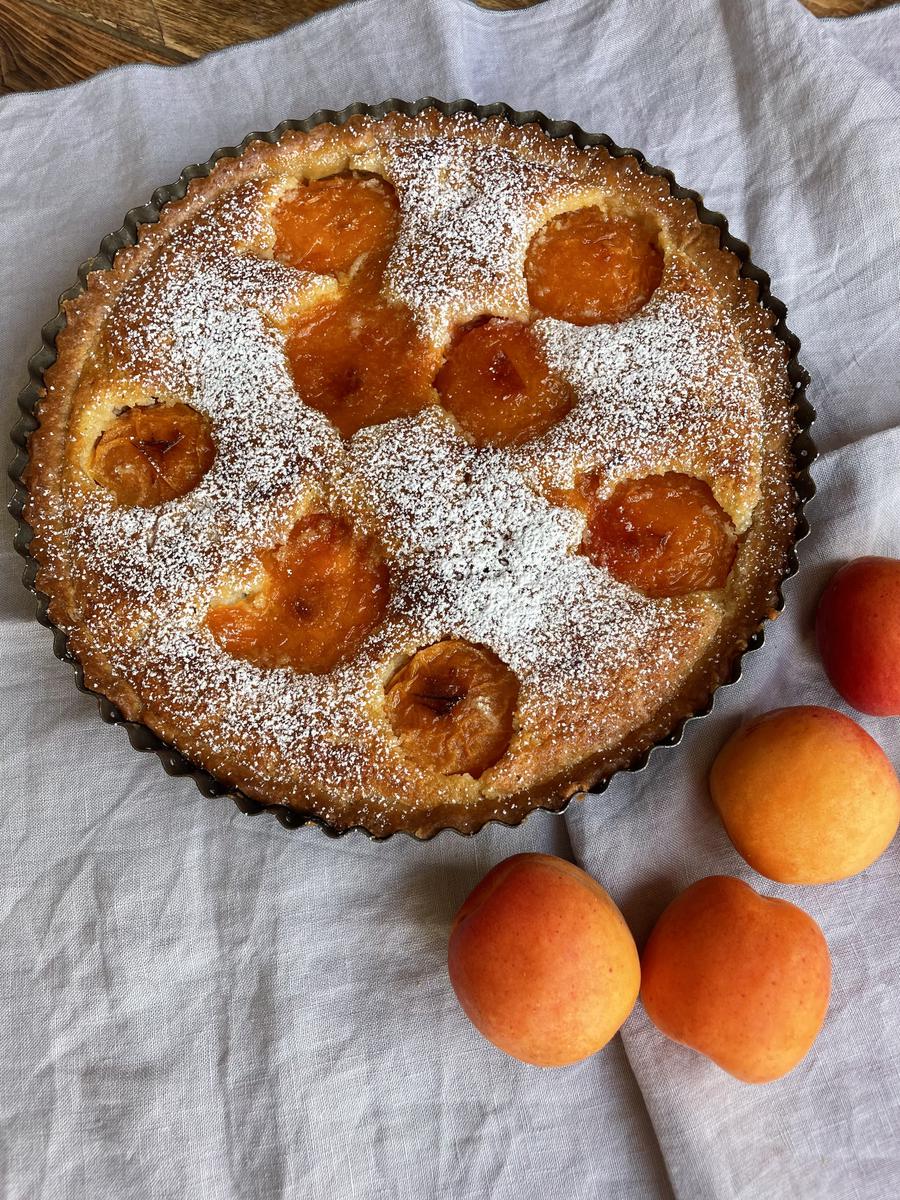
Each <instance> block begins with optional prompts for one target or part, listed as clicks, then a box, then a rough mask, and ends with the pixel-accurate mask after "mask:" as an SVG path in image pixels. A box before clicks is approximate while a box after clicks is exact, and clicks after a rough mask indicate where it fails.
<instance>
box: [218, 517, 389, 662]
mask: <svg viewBox="0 0 900 1200" xmlns="http://www.w3.org/2000/svg"><path fill="white" fill-rule="evenodd" d="M258 557H259V559H260V562H261V563H262V565H263V567H264V568H265V572H266V582H265V585H264V586H263V588H262V590H261V591H260V592H258V593H257V594H255V595H252V596H249V597H247V598H245V599H242V600H239V601H238V602H237V603H235V604H218V605H214V606H213V607H212V608H210V610H209V613H208V614H207V618H206V621H207V625H208V626H209V628H210V630H211V631H212V634H213V637H215V639H216V641H217V642H218V643H219V644H220V645H221V646H222V647H223V649H225V650H227V651H228V653H229V654H232V655H234V657H235V658H241V659H245V660H246V661H248V662H252V663H253V664H254V665H255V666H258V667H263V668H274V667H293V668H294V669H295V670H297V671H309V672H311V673H312V674H315V675H322V674H324V673H325V672H326V671H330V670H331V669H332V667H334V666H336V665H337V664H338V663H339V662H342V661H344V660H346V659H348V658H350V657H351V656H352V655H353V654H354V653H355V652H356V651H357V649H358V648H359V645H360V643H361V642H362V640H363V638H364V637H365V636H366V634H367V633H368V632H369V630H370V629H372V627H373V626H374V625H375V624H376V622H377V621H378V620H379V619H380V618H381V616H382V614H383V612H384V610H385V607H386V605H387V600H388V577H387V568H386V567H385V564H384V562H383V561H382V559H381V558H380V557H379V555H378V553H377V551H376V549H375V547H374V546H373V544H372V543H371V541H370V540H369V539H367V538H361V537H357V536H356V535H355V534H354V533H353V531H352V530H351V529H350V527H349V526H348V525H347V523H346V522H345V521H343V520H341V519H340V518H339V517H335V516H332V514H331V513H324V512H320V513H312V514H310V515H309V516H305V517H301V519H300V520H299V521H298V522H297V524H296V525H295V526H294V528H293V529H292V530H291V533H290V535H289V537H288V539H287V541H286V542H285V543H284V544H283V545H282V546H279V547H277V549H274V550H263V551H260V552H259V555H258Z"/></svg>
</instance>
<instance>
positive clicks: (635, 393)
mask: <svg viewBox="0 0 900 1200" xmlns="http://www.w3.org/2000/svg"><path fill="white" fill-rule="evenodd" d="M667 274H668V278H667V279H664V285H666V286H664V287H663V288H661V289H660V290H659V291H658V292H657V293H656V294H655V295H654V296H653V297H652V298H651V300H650V301H649V303H648V304H647V305H646V307H645V308H644V309H642V310H641V311H640V312H639V313H637V314H636V315H635V316H633V317H630V318H629V319H628V320H626V321H622V322H621V323H619V324H617V325H591V326H579V325H569V324H567V323H566V322H564V321H557V320H553V319H551V318H546V317H545V318H542V319H540V320H539V321H537V322H536V326H535V328H536V330H537V333H538V336H539V337H540V339H541V341H542V343H543V346H544V352H545V354H546V356H547V361H548V363H549V364H550V366H551V367H552V368H553V369H554V370H556V371H558V372H559V374H560V375H561V376H562V377H563V378H564V379H566V380H568V382H569V383H570V384H571V385H572V386H573V387H574V389H575V391H576V392H577V394H578V395H579V396H580V397H581V402H580V403H579V404H577V405H576V406H575V408H574V409H573V410H572V411H571V412H570V413H569V414H568V415H567V416H566V417H564V418H563V419H562V420H561V421H560V422H559V423H558V424H557V425H556V426H554V427H553V429H551V430H550V431H549V432H548V433H547V434H545V435H544V436H543V437H542V438H540V439H539V441H538V444H537V445H535V446H529V447H527V448H526V451H525V454H524V457H525V459H527V460H528V461H529V462H535V461H536V462H537V464H538V465H537V474H538V476H539V477H541V478H543V479H545V480H546V482H547V483H549V484H550V485H551V486H554V487H559V488H567V487H571V486H572V484H573V482H574V475H575V474H576V473H580V472H582V471H594V470H600V471H602V473H603V475H604V477H605V482H606V486H608V488H609V489H612V488H613V487H614V486H615V485H616V483H618V482H620V481H621V480H622V479H627V478H632V479H633V478H637V477H640V476H641V475H648V474H654V473H661V472H664V471H667V470H676V471H683V472H685V473H686V474H690V475H697V476H699V477H700V478H702V479H705V480H706V481H707V482H708V483H709V484H710V485H711V486H712V488H713V491H714V492H715V493H716V495H717V499H718V500H719V502H720V503H721V504H722V506H723V507H724V508H725V510H726V511H727V512H728V513H729V515H730V516H731V517H732V519H733V520H734V522H735V524H736V526H737V528H738V529H739V530H743V529H746V528H747V526H748V525H749V523H750V518H751V515H752V512H753V507H754V505H755V503H756V500H757V497H758V495H759V472H760V463H761V457H762V425H761V420H762V405H761V397H760V392H759V386H758V384H757V383H756V380H755V379H754V378H753V375H752V374H751V372H750V371H749V370H748V368H747V365H746V363H745V362H744V360H743V359H742V357H741V355H740V351H739V347H738V345H737V342H736V340H735V336H734V334H733V332H732V331H731V330H729V329H728V327H727V326H726V325H724V324H723V322H722V320H721V317H720V315H719V313H718V310H717V309H716V307H715V304H714V301H713V300H712V299H711V297H709V295H704V294H703V292H702V291H701V290H700V289H698V288H697V286H696V285H694V286H692V287H690V288H689V289H683V288H682V286H681V285H682V278H680V277H683V274H684V268H683V267H682V266H679V267H677V268H674V267H672V266H670V267H669V269H668V272H667Z"/></svg>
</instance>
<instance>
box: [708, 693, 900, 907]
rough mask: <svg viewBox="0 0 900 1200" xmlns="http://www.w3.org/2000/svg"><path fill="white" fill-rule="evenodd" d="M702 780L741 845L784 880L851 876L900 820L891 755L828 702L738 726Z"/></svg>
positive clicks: (898, 784) (765, 871) (899, 789)
mask: <svg viewBox="0 0 900 1200" xmlns="http://www.w3.org/2000/svg"><path fill="white" fill-rule="evenodd" d="M709 787H710V792H711V794H712V799H713V803H714V804H715V806H716V808H717V809H718V811H719V815H720V816H721V818H722V823H723V824H724V826H725V829H726V831H727V833H728V836H729V837H730V838H731V840H732V842H733V843H734V845H735V848H736V850H737V851H738V853H739V854H741V855H743V857H744V858H745V859H746V860H747V862H748V863H749V864H750V866H751V867H753V869H754V870H755V871H759V873H760V875H766V876H767V877H768V878H769V879H777V880H779V881H780V882H781V883H831V882H833V881H834V880H836V879H847V878H848V877H849V876H850V875H856V874H857V873H858V872H859V871H864V870H865V869H866V867H868V866H871V864H872V863H873V862H874V861H875V860H876V858H878V857H879V855H880V854H882V853H883V851H884V850H885V849H886V847H887V846H888V844H889V843H890V841H891V839H892V838H893V837H894V834H895V833H896V832H897V826H898V824H900V781H898V779H897V776H896V774H895V773H894V768H893V767H892V766H891V763H890V760H889V759H888V757H887V755H886V754H885V753H884V751H883V750H882V749H881V747H880V746H879V745H878V743H877V742H876V741H875V740H874V739H873V738H871V737H869V735H868V734H867V733H866V731H865V730H864V729H862V728H861V727H860V726H859V725H857V723H856V722H855V721H851V719H850V718H849V717H845V716H844V714H843V713H839V712H836V711H835V710H834V709H833V708H818V707H816V706H813V705H803V706H799V707H796V708H779V709H776V710H775V711H774V712H769V713H765V714H764V715H763V716H760V717H756V718H755V719H754V720H752V721H749V722H748V723H747V724H746V725H742V726H741V727H740V729H738V730H737V732H736V733H734V734H733V735H732V736H731V737H730V738H729V739H728V741H727V742H726V743H725V745H724V746H723V747H722V749H721V750H720V751H719V754H718V757H717V758H716V761H715V762H714V763H713V765H712V770H711V772H710V776H709Z"/></svg>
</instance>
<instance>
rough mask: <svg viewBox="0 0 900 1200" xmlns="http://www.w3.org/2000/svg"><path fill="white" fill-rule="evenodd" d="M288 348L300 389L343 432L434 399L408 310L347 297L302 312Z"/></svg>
mask: <svg viewBox="0 0 900 1200" xmlns="http://www.w3.org/2000/svg"><path fill="white" fill-rule="evenodd" d="M286 352H287V357H288V362H289V364H290V368H291V373H292V375H293V378H294V385H295V387H296V388H297V392H298V394H299V396H300V398H301V400H303V401H304V403H306V404H308V405H309V406H310V408H315V409H317V410H318V411H319V412H321V413H324V414H325V416H326V417H328V418H329V419H330V420H331V421H332V422H333V423H334V424H335V425H336V426H337V428H338V430H339V431H340V433H341V434H342V436H343V437H352V436H353V434H354V433H356V431H357V430H358V429H362V428H363V427H364V426H366V425H379V424H381V423H382V422H384V421H390V420H392V419H394V418H395V417H405V416H411V415H412V414H414V413H417V412H419V411H421V409H423V408H425V407H427V406H428V405H429V404H433V403H434V400H435V396H434V391H433V389H432V387H431V365H430V360H429V354H428V350H427V348H426V347H425V345H424V343H423V342H422V339H421V338H420V336H419V334H418V332H417V331H416V326H415V323H414V321H413V318H412V315H411V314H410V312H409V311H408V309H406V308H404V307H402V306H400V305H395V304H389V303H387V302H386V301H384V300H380V299H378V298H377V297H369V298H364V297H360V296H358V295H351V296H347V297H345V298H344V299H342V300H339V301H337V302H336V303H333V304H324V305H321V306H319V307H318V308H316V309H315V310H314V311H313V312H311V313H310V314H308V315H306V316H303V317H301V318H300V319H299V320H298V321H297V322H296V323H295V324H294V326H293V328H292V329H291V332H290V333H289V335H288V339H287V345H286Z"/></svg>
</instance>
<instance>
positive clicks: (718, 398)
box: [24, 106, 798, 837]
mask: <svg viewBox="0 0 900 1200" xmlns="http://www.w3.org/2000/svg"><path fill="white" fill-rule="evenodd" d="M565 128H566V135H565V136H560V135H558V133H557V132H556V130H554V129H553V128H552V127H550V128H549V129H545V128H544V126H543V125H542V124H541V123H540V122H537V121H535V120H531V121H528V122H525V123H522V124H516V123H515V122H514V121H513V120H511V119H504V118H503V117H502V116H496V115H494V116H490V115H486V114H485V113H483V112H480V111H478V112H473V111H461V112H454V111H452V110H450V109H448V108H446V106H434V107H426V108H425V109H424V110H421V111H418V110H413V109H410V110H409V115H407V113H406V112H403V111H389V112H387V113H386V114H384V113H383V111H382V112H379V113H377V114H372V115H366V114H362V115H355V116H352V117H350V118H349V119H346V120H343V123H340V122H338V121H336V122H335V123H325V124H319V125H313V126H308V127H305V128H303V127H302V128H299V129H292V130H290V131H286V132H285V131H282V132H281V133H280V136H277V137H276V136H274V135H273V136H271V137H266V138H262V137H259V138H256V139H255V140H251V141H249V143H248V144H247V145H246V147H245V148H244V149H243V152H241V153H238V154H236V155H232V156H231V157H228V156H225V157H221V158H219V159H218V160H217V161H216V162H215V163H214V165H211V166H208V167H207V168H206V169H205V173H202V172H201V173H200V174H199V175H198V174H197V172H196V171H194V172H192V173H190V175H189V181H187V180H186V181H185V184H184V185H183V186H182V188H181V191H180V193H179V195H178V197H177V198H173V199H170V200H169V201H168V202H167V203H164V204H163V205H162V206H161V211H160V212H159V218H158V220H156V221H155V223H145V224H141V225H140V227H139V228H138V229H137V232H136V235H135V237H134V238H132V239H131V240H132V241H133V242H134V244H133V245H127V246H123V247H122V248H120V249H119V252H118V253H117V254H116V255H115V260H114V262H113V263H112V265H111V267H110V268H109V269H95V270H92V271H91V272H90V273H89V274H88V275H87V278H86V283H85V286H84V288H83V289H82V291H81V293H80V294H78V295H76V296H75V297H74V298H72V299H69V300H68V301H67V302H66V303H65V305H64V314H65V321H64V328H62V329H61V331H60V332H59V335H58V337H57V338H56V344H55V351H56V357H55V361H54V362H52V364H51V365H49V366H48V367H47V369H46V371H45V372H44V374H43V380H42V390H41V397H40V401H39V404H38V408H37V418H38V421H37V424H38V427H37V428H36V429H35V431H34V432H33V433H32V434H31V436H30V441H29V455H30V458H29V463H28V466H27V470H26V472H25V484H26V486H27V489H28V496H27V501H26V504H25V510H24V516H25V519H26V520H27V522H28V523H29V525H30V526H31V528H32V530H33V540H32V542H31V545H30V547H29V552H30V554H31V555H32V556H33V559H34V560H35V561H36V563H37V579H36V587H37V588H38V589H39V591H40V592H41V593H42V594H44V595H45V596H46V597H48V598H49V608H48V612H49V618H50V620H51V621H52V622H53V623H54V624H55V625H56V626H57V627H58V628H59V629H60V630H61V631H62V632H63V633H64V635H65V638H66V639H67V646H68V650H69V653H70V655H71V656H72V657H74V658H75V659H76V660H77V662H78V663H79V664H80V667H81V669H82V671H83V675H84V681H85V683H86V685H87V686H88V687H89V688H90V689H91V690H93V691H95V692H97V693H99V694H100V695H101V696H103V697H106V698H107V700H108V701H110V702H112V704H114V705H115V706H116V715H117V716H118V717H119V718H122V719H126V720H128V721H132V722H138V723H140V724H141V725H143V726H145V727H147V728H148V729H149V730H151V731H152V732H153V734H155V735H156V736H157V737H158V738H159V739H161V740H162V742H163V743H165V744H166V745H167V746H169V747H171V748H173V749H174V750H175V751H177V752H179V753H180V754H181V755H183V756H185V758H186V759H187V760H188V761H189V763H190V764H192V765H196V766H198V767H199V768H201V769H202V770H203V771H205V772H207V773H208V776H207V778H209V777H211V778H212V779H213V780H215V781H217V783H218V784H220V785H222V787H223V789H228V790H231V791H233V792H234V793H235V794H236V795H237V796H238V797H240V798H241V799H242V801H243V802H244V803H246V802H247V799H248V798H249V800H250V801H251V802H259V803H261V804H263V805H275V806H278V807H279V810H280V812H281V813H287V812H293V813H294V814H295V820H296V821H299V820H302V819H314V820H318V821H319V822H320V823H322V824H324V825H326V827H327V828H329V829H330V830H331V831H338V832H340V831H343V830H346V829H348V828H351V827H354V826H362V827H363V828H365V829H366V830H367V831H369V832H370V833H372V834H374V835H376V836H386V835H388V834H390V833H393V832H395V831H398V830H406V831H408V832H410V833H413V834H415V835H417V836H419V837H426V836H429V835H430V834H432V833H434V832H435V831H436V830H438V829H441V828H444V827H453V828H455V829H457V830H460V831H473V830H475V829H478V828H480V827H481V825H483V824H484V822H485V821H486V820H489V819H491V818H495V819H500V820H503V821H507V822H513V821H515V820H518V819H521V817H522V816H523V815H524V814H525V813H526V812H528V811H530V810H531V809H533V808H535V807H538V806H544V807H549V808H554V809H559V808H562V807H563V806H564V803H565V801H566V799H567V798H568V797H570V796H571V795H573V794H575V793H577V792H581V791H584V790H587V789H590V788H592V787H594V786H596V785H597V784H598V782H602V781H604V780H605V779H607V778H608V777H609V775H610V774H611V773H612V772H613V771H615V770H616V769H618V768H621V767H623V766H627V765H630V764H631V765H633V764H634V763H635V761H636V760H637V759H638V758H639V757H640V755H641V754H642V753H643V752H644V751H646V750H647V748H648V747H650V746H651V745H653V744H654V743H655V742H657V741H659V740H661V739H663V738H665V737H666V736H667V735H668V734H670V733H671V731H672V730H673V728H675V727H677V726H678V724H679V722H681V721H682V720H683V719H684V718H685V717H686V716H688V715H689V714H691V713H693V712H695V711H696V710H697V709H698V708H700V707H702V706H703V705H704V703H706V702H707V701H708V699H709V696H710V694H711V692H712V691H713V690H714V689H715V687H716V686H717V685H718V684H719V683H721V682H722V681H723V680H724V679H726V678H727V677H728V675H729V673H730V672H731V671H732V669H733V664H734V662H735V659H736V658H737V657H738V656H739V655H740V653H741V651H742V650H743V649H744V648H745V647H746V645H747V643H748V640H750V639H752V638H753V637H754V636H755V635H756V631H757V630H758V629H759V627H760V624H761V622H762V621H763V620H764V619H765V618H766V617H767V616H768V615H770V614H771V613H772V612H773V611H774V610H775V609H777V607H778V606H779V585H780V582H781V580H782V578H783V577H784V575H785V574H786V573H787V570H788V567H789V564H790V562H791V556H792V543H793V540H794V537H795V532H796V524H797V512H798V497H797V494H796V491H797V489H796V485H795V476H796V472H797V459H796V445H794V438H795V435H796V433H797V429H796V426H797V420H796V413H795V409H796V399H797V378H798V376H797V369H796V364H795V363H792V362H791V360H790V354H789V350H788V348H787V347H786V343H785V341H784V340H783V339H784V332H783V329H779V330H777V331H776V329H775V325H776V318H775V316H774V315H773V312H772V310H771V308H770V307H769V305H768V304H767V303H766V302H764V299H761V298H760V293H759V288H758V285H757V282H755V279H754V278H752V277H750V275H752V274H753V273H752V272H750V273H749V275H748V272H747V271H746V270H745V269H744V267H745V263H744V259H742V258H741V257H740V256H739V254H736V253H735V251H734V246H735V245H736V243H733V242H732V241H731V239H730V238H728V237H726V236H725V235H724V234H723V231H722V229H721V228H720V227H719V225H717V224H715V223H712V222H711V220H710V215H709V214H706V213H705V211H704V212H703V214H702V215H701V213H700V211H698V207H697V203H696V201H695V199H694V198H693V197H691V196H689V195H687V194H685V193H683V192H681V191H680V189H678V188H677V187H675V186H674V185H673V184H672V183H671V181H670V179H669V178H668V177H666V176H664V175H663V174H661V173H658V172H655V171H652V170H651V169H649V168H647V167H646V166H645V164H643V162H642V161H639V160H638V159H637V158H636V157H634V156H633V155H632V154H630V153H628V152H624V151H619V150H618V149H617V148H615V147H610V145H609V144H607V143H605V142H603V141H602V139H596V138H594V139H592V138H590V137H589V136H588V135H583V134H581V132H580V131H575V132H574V133H573V132H572V128H573V127H565ZM596 143H599V144H596ZM152 215H153V216H155V215H156V214H155V213H153V214H152ZM142 219H144V220H146V216H144V217H143V218H142ZM60 324H62V322H60Z"/></svg>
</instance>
